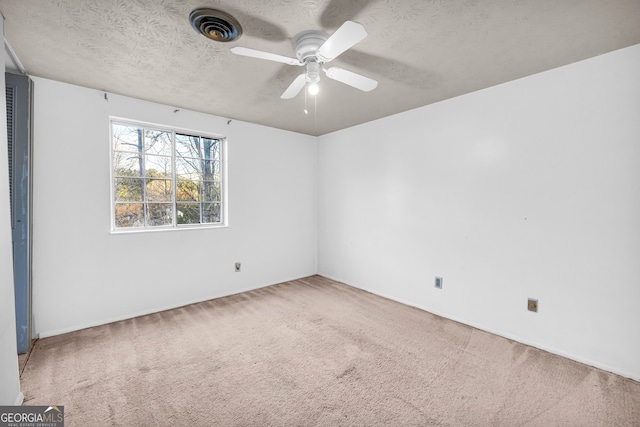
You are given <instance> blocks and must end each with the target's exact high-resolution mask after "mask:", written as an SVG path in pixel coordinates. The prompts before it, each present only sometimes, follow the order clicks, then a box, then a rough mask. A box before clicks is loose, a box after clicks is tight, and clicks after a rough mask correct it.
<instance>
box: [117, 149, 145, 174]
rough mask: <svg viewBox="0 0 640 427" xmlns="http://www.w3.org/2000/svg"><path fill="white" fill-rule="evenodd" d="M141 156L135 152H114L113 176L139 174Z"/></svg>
mask: <svg viewBox="0 0 640 427" xmlns="http://www.w3.org/2000/svg"><path fill="white" fill-rule="evenodd" d="M140 163H141V157H140V156H139V155H138V154H137V153H127V152H114V153H113V174H114V175H115V176H141V175H140Z"/></svg>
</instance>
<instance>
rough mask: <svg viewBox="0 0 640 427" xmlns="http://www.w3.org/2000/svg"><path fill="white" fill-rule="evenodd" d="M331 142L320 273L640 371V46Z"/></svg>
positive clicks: (635, 374)
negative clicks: (535, 307)
mask: <svg viewBox="0 0 640 427" xmlns="http://www.w3.org/2000/svg"><path fill="white" fill-rule="evenodd" d="M318 153H319V176H320V181H319V202H318V206H319V214H318V219H319V249H318V252H319V259H318V270H319V273H320V274H323V275H325V276H328V277H332V278H335V279H338V280H342V281H344V282H346V283H349V284H351V285H354V286H357V287H360V288H364V289H366V290H369V291H371V292H374V293H378V294H382V295H386V296H389V297H391V298H394V299H397V300H400V301H404V302H406V303H408V304H411V305H415V306H418V307H421V308H423V309H425V310H428V311H430V312H433V313H437V314H441V315H443V316H445V317H449V318H452V319H456V320H459V321H461V322H463V323H466V324H470V325H473V326H477V327H479V328H481V329H485V330H488V331H492V332H495V333H497V334H500V335H503V336H506V337H509V338H512V339H515V340H518V341H521V342H524V343H528V344H532V345H534V346H537V347H540V348H543V349H547V350H550V351H552V352H555V353H559V354H562V355H565V356H568V357H570V358H573V359H576V360H579V361H583V362H586V363H588V364H592V365H595V366H598V367H601V368H604V369H607V370H611V371H614V372H616V373H619V374H622V375H625V376H628V377H632V378H635V379H640V339H639V335H638V327H639V325H640V310H639V309H638V302H639V301H640V45H637V46H633V47H630V48H627V49H623V50H620V51H616V52H612V53H609V54H606V55H602V56H599V57H596V58H592V59H589V60H586V61H582V62H579V63H576V64H572V65H569V66H566V67H562V68H558V69H555V70H551V71H548V72H545V73H541V74H538V75H534V76H531V77H527V78H523V79H521V80H517V81H513V82H510V83H507V84H503V85H500V86H496V87H493V88H489V89H487V90H483V91H479V92H475V93H472V94H469V95H465V96H461V97H458V98H455V99H451V100H448V101H445V102H441V103H438V104H434V105H431V106H427V107H423V108H420V109H416V110H413V111H409V112H406V113H402V114H399V115H395V116H392V117H388V118H385V119H382V120H378V121H375V122H371V123H368V124H364V125H361V126H358V127H354V128H350V129H346V130H343V131H340V132H336V133H333V134H329V135H325V136H323V137H321V138H320V139H319V148H318ZM436 275H439V276H443V278H444V288H443V290H436V289H435V288H434V285H433V281H434V276H436ZM528 297H533V298H538V299H539V312H538V313H537V314H534V313H531V312H528V311H527V310H526V306H527V298H528Z"/></svg>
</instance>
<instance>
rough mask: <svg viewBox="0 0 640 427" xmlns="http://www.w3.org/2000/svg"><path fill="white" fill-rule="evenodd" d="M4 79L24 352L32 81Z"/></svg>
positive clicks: (15, 269) (18, 324)
mask: <svg viewBox="0 0 640 427" xmlns="http://www.w3.org/2000/svg"><path fill="white" fill-rule="evenodd" d="M5 79H6V95H7V140H8V149H9V185H10V199H11V232H12V239H13V275H14V290H15V300H16V335H17V340H18V354H22V353H26V352H28V351H29V347H30V345H31V138H30V128H29V113H30V106H29V103H30V102H29V101H30V96H31V94H30V89H31V82H30V80H29V77H27V76H22V75H17V74H11V73H6V74H5Z"/></svg>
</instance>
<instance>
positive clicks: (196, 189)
mask: <svg viewBox="0 0 640 427" xmlns="http://www.w3.org/2000/svg"><path fill="white" fill-rule="evenodd" d="M176 200H180V201H192V202H197V201H199V200H200V185H199V184H198V183H197V182H196V181H188V180H184V179H179V180H178V183H177V185H176Z"/></svg>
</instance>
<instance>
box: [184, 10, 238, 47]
mask: <svg viewBox="0 0 640 427" xmlns="http://www.w3.org/2000/svg"><path fill="white" fill-rule="evenodd" d="M189 22H190V23H191V26H192V27H193V29H194V30H196V31H197V32H199V33H200V34H202V35H203V36H205V37H207V38H209V39H211V40H215V41H217V42H231V41H234V40H237V39H239V38H240V36H242V27H241V26H240V23H239V22H238V21H237V20H236V18H234V17H233V16H231V15H229V14H228V13H225V12H222V11H220V10H216V9H195V10H194V11H192V12H191V14H190V15H189Z"/></svg>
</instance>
